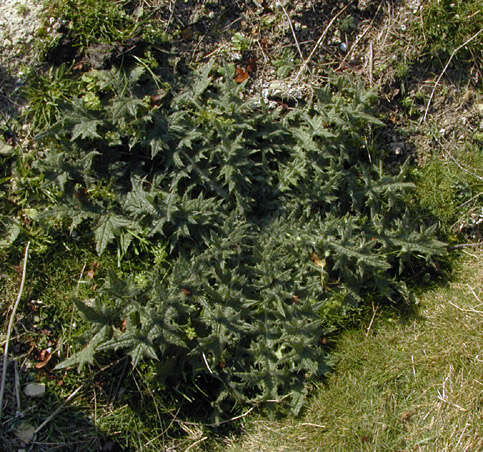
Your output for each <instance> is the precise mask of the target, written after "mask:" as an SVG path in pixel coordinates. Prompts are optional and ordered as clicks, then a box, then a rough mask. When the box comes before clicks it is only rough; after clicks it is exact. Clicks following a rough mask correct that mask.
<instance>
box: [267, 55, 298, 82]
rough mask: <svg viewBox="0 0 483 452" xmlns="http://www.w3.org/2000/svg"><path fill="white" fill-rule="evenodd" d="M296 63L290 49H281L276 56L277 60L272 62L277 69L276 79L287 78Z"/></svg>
mask: <svg viewBox="0 0 483 452" xmlns="http://www.w3.org/2000/svg"><path fill="white" fill-rule="evenodd" d="M296 61H297V59H296V57H295V53H294V52H293V50H292V49H289V48H285V49H282V51H281V52H280V54H279V55H278V58H277V59H275V60H274V61H273V65H274V66H275V67H276V68H277V77H278V78H285V77H288V76H289V75H290V73H291V72H292V71H293V70H294V69H295V67H296Z"/></svg>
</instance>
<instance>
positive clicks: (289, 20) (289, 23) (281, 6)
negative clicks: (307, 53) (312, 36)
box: [277, 1, 304, 60]
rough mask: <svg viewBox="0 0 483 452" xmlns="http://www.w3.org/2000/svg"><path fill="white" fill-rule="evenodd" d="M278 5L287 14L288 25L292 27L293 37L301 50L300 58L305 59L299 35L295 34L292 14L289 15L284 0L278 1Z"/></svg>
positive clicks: (299, 50)
mask: <svg viewBox="0 0 483 452" xmlns="http://www.w3.org/2000/svg"><path fill="white" fill-rule="evenodd" d="M277 5H278V6H280V8H282V11H283V13H284V14H285V17H286V18H287V21H288V25H289V27H290V30H291V31H292V36H293V39H294V41H295V45H296V46H297V50H298V52H299V55H300V58H301V59H302V60H303V59H304V54H303V53H302V49H301V48H300V44H299V41H298V39H297V35H296V34H295V30H294V28H293V25H292V20H291V19H290V16H289V15H288V13H287V10H286V9H285V8H284V6H283V5H282V2H279V1H277Z"/></svg>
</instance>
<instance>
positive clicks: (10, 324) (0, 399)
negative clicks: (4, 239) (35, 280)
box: [0, 242, 30, 419]
mask: <svg viewBox="0 0 483 452" xmlns="http://www.w3.org/2000/svg"><path fill="white" fill-rule="evenodd" d="M29 247H30V242H27V246H26V247H25V254H24V258H23V268H22V281H21V282H20V289H19V291H18V295H17V299H16V300H15V304H14V306H13V309H12V313H11V314H10V320H9V322H8V329H7V338H6V339H5V346H4V349H3V370H2V383H1V385H0V419H1V418H2V409H3V393H4V391H5V380H6V378H7V363H8V345H9V343H10V336H11V334H12V328H13V321H14V318H15V313H16V312H17V307H18V304H19V303H20V298H22V293H23V286H24V284H25V273H26V269H27V259H28V253H29Z"/></svg>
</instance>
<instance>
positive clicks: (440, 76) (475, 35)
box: [420, 29, 483, 123]
mask: <svg viewBox="0 0 483 452" xmlns="http://www.w3.org/2000/svg"><path fill="white" fill-rule="evenodd" d="M482 31H483V29H481V30H479V31H478V32H477V33H475V34H474V35H473V36H472V37H471V38H469V39H467V40H466V41H465V42H464V43H463V44H461V45H459V46H458V47H456V49H454V50H453V52H452V53H451V56H450V57H449V59H448V62H447V63H446V66H445V67H444V68H443V71H442V72H441V74H439V77H438V78H437V80H436V82H435V84H434V86H433V90H432V91H431V95H430V96H429V100H428V103H427V105H426V110H425V111H424V116H423V118H422V119H421V121H420V123H423V122H424V121H425V120H426V116H428V111H429V106H430V105H431V101H432V100H433V96H434V92H435V91H436V88H437V87H438V84H439V82H440V80H441V78H442V77H443V75H444V73H445V72H446V69H448V67H449V65H450V64H451V61H452V60H453V58H454V56H455V55H456V53H457V52H459V51H460V50H461V49H462V48H463V47H465V46H466V45H468V44H469V43H470V42H471V41H473V39H476V37H477V36H478V35H479V34H480V33H481V32H482Z"/></svg>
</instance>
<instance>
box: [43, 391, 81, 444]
mask: <svg viewBox="0 0 483 452" xmlns="http://www.w3.org/2000/svg"><path fill="white" fill-rule="evenodd" d="M83 386H84V385H80V386H79V387H78V388H77V389H76V390H75V391H74V392H72V393H71V394H70V395H69V397H67V398H66V399H65V401H64V403H63V404H62V405H60V406H59V407H58V408H57V409H56V410H55V411H54V412H53V413H52V414H51V415H50V416H49V417H48V418H47V419H45V421H44V422H42V423H41V424H40V425H39V426H38V427H37V428H36V429H35V431H34V435H35V434H37V433H38V432H40V430H42V429H43V428H44V427H45V426H46V425H47V424H48V423H49V422H50V421H51V420H52V419H53V418H54V417H55V416H57V415H58V414H59V413H60V412H61V411H62V410H63V409H64V408H65V405H66V404H67V403H68V402H69V401H70V400H71V399H72V398H73V397H74V396H75V395H76V394H77V393H78V392H79V391H80V390H81V389H82V388H83Z"/></svg>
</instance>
